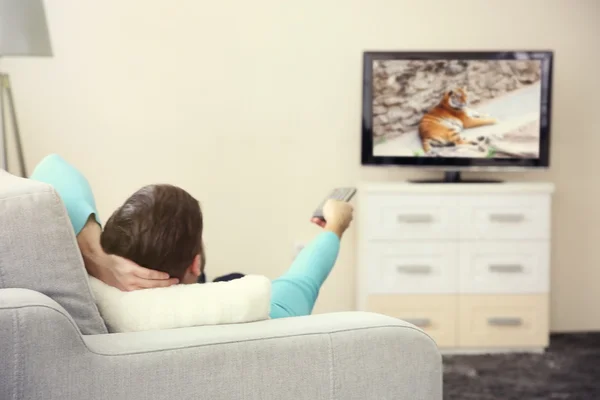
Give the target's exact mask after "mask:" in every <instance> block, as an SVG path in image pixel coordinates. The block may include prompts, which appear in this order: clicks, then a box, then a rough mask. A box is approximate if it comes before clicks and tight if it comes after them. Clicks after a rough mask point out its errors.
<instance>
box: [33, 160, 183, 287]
mask: <svg viewBox="0 0 600 400" xmlns="http://www.w3.org/2000/svg"><path fill="white" fill-rule="evenodd" d="M31 179H33V180H37V181H40V182H44V183H48V184H50V185H51V186H52V187H53V188H54V189H55V190H56V192H57V193H58V195H59V196H60V198H61V199H62V201H63V203H64V204H65V207H66V208H67V213H68V214H69V219H70V221H71V224H72V225H73V230H74V231H75V234H76V235H77V244H78V245H79V249H80V251H81V254H82V256H83V261H84V264H85V268H86V269H87V271H88V273H89V274H90V275H92V276H94V277H96V278H98V279H100V280H101V281H103V282H105V283H106V284H108V285H111V286H114V287H117V288H118V289H121V290H134V289H139V288H150V287H163V286H170V285H172V284H173V283H177V280H176V279H169V276H168V274H165V273H163V272H159V271H154V270H149V269H147V268H142V267H140V266H139V265H137V264H135V263H134V262H132V261H129V260H126V259H124V258H121V257H117V256H114V255H109V254H106V253H105V252H104V250H103V249H102V246H101V245H100V234H101V233H102V228H101V226H100V221H99V219H98V211H97V210H96V201H95V199H94V195H93V193H92V189H91V187H90V185H89V183H88V181H87V179H86V178H85V177H84V176H83V175H82V174H81V172H79V171H78V170H77V169H76V168H74V167H73V166H72V165H70V164H69V163H67V162H66V161H65V160H64V159H63V158H62V157H60V156H59V155H56V154H52V155H49V156H47V157H45V158H44V159H43V160H42V161H41V162H40V163H39V164H38V165H37V166H36V168H35V170H34V171H33V173H32V175H31Z"/></svg>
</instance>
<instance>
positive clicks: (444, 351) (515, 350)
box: [440, 347, 546, 356]
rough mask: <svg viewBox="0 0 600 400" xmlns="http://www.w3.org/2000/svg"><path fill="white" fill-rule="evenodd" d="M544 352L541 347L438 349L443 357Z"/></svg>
mask: <svg viewBox="0 0 600 400" xmlns="http://www.w3.org/2000/svg"><path fill="white" fill-rule="evenodd" d="M545 351H546V349H544V348H543V347H506V348H503V347H498V348H481V349H477V348H464V349H458V348H456V349H444V348H442V349H440V353H442V355H445V356H451V355H481V354H510V353H528V354H543V353H544V352H545Z"/></svg>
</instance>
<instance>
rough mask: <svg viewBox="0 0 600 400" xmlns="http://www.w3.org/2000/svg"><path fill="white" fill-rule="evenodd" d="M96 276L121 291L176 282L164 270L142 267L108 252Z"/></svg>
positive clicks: (164, 285)
mask: <svg viewBox="0 0 600 400" xmlns="http://www.w3.org/2000/svg"><path fill="white" fill-rule="evenodd" d="M96 278H98V279H100V280H101V281H102V282H104V283H106V284H107V285H110V286H114V287H116V288H117V289H120V290H123V291H131V290H137V289H149V288H157V287H167V286H171V285H173V284H176V283H177V282H178V281H177V279H175V278H173V279H169V274H167V273H166V272H161V271H155V270H153V269H148V268H144V267H141V266H139V265H138V264H136V263H134V262H133V261H130V260H128V259H126V258H123V257H119V256H115V255H109V254H107V255H106V258H105V260H104V265H103V266H102V267H101V268H100V269H99V276H97V277H96Z"/></svg>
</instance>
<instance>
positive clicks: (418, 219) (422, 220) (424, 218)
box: [397, 214, 433, 224]
mask: <svg viewBox="0 0 600 400" xmlns="http://www.w3.org/2000/svg"><path fill="white" fill-rule="evenodd" d="M397 220H398V223H407V224H427V223H430V222H433V216H432V215H431V214H401V215H398V217H397Z"/></svg>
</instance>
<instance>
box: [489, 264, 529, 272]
mask: <svg viewBox="0 0 600 400" xmlns="http://www.w3.org/2000/svg"><path fill="white" fill-rule="evenodd" d="M523 269H524V268H523V266H522V265H519V264H493V265H490V271H491V272H510V273H513V272H523Z"/></svg>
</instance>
